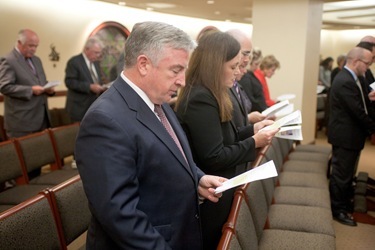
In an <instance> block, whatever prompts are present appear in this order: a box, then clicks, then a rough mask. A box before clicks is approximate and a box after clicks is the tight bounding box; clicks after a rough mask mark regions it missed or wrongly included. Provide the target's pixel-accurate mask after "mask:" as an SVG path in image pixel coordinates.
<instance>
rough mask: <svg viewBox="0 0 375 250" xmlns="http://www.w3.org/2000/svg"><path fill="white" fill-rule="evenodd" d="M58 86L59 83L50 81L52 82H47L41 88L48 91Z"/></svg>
mask: <svg viewBox="0 0 375 250" xmlns="http://www.w3.org/2000/svg"><path fill="white" fill-rule="evenodd" d="M59 84H60V81H52V82H47V84H46V85H44V86H43V88H44V89H49V88H52V87H55V86H57V85H59Z"/></svg>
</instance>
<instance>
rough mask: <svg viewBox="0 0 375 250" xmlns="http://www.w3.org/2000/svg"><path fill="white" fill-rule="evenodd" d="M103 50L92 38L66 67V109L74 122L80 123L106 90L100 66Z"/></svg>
mask: <svg viewBox="0 0 375 250" xmlns="http://www.w3.org/2000/svg"><path fill="white" fill-rule="evenodd" d="M102 49H103V45H102V43H101V42H100V41H99V40H97V39H96V38H94V37H91V38H89V39H88V40H87V41H86V44H85V46H84V49H83V52H82V53H81V54H79V55H76V56H74V57H72V58H71V59H70V60H69V61H68V63H67V65H66V69H65V85H66V87H67V88H68V94H67V97H66V104H65V109H66V111H67V112H68V114H69V116H70V118H71V120H72V121H73V122H80V121H81V120H82V118H83V116H84V115H85V113H86V111H87V109H88V108H89V107H90V105H91V104H92V103H93V102H94V101H95V100H96V98H97V97H98V96H99V95H100V94H101V93H102V92H103V91H105V89H106V88H105V87H103V84H104V82H103V79H102V74H101V71H100V65H99V60H100V57H101V53H102Z"/></svg>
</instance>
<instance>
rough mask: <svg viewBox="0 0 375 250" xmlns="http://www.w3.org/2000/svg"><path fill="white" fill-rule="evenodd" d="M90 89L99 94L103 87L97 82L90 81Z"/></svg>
mask: <svg viewBox="0 0 375 250" xmlns="http://www.w3.org/2000/svg"><path fill="white" fill-rule="evenodd" d="M90 90H91V91H92V92H94V93H95V94H97V95H99V94H101V93H102V92H103V91H104V88H103V87H102V86H101V85H100V84H98V83H92V84H90Z"/></svg>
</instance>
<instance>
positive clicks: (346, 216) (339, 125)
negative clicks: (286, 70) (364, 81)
mask: <svg viewBox="0 0 375 250" xmlns="http://www.w3.org/2000/svg"><path fill="white" fill-rule="evenodd" d="M371 63H372V53H371V52H370V51H369V50H366V49H363V48H359V47H355V48H354V49H352V50H350V52H349V53H348V55H347V62H346V65H345V66H344V68H343V70H341V71H340V72H339V73H338V74H337V76H336V77H335V79H334V81H333V84H332V88H331V92H330V120H329V125H328V142H329V143H330V144H331V145H332V173H331V177H330V184H329V185H330V195H331V208H332V215H333V217H334V219H335V220H337V221H338V222H340V223H342V224H345V225H349V226H356V225H357V224H356V222H355V221H354V219H353V218H352V216H351V214H350V213H351V210H352V204H351V198H352V187H351V185H352V181H353V176H354V175H355V170H356V165H357V162H358V160H359V156H360V153H361V150H362V149H363V147H364V144H365V140H366V138H367V137H368V136H369V135H371V134H373V133H375V121H374V120H373V119H372V118H371V117H370V116H369V115H368V112H369V111H368V109H367V103H366V99H365V96H364V90H363V89H362V87H361V84H360V83H359V80H358V78H359V77H363V75H364V73H365V72H366V70H367V69H368V67H369V66H370V65H371Z"/></svg>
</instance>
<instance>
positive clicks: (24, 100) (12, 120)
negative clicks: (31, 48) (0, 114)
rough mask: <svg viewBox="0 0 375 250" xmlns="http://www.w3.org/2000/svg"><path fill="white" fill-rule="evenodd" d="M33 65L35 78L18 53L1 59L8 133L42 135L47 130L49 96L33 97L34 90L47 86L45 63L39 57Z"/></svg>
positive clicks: (0, 75) (14, 51)
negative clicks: (40, 132) (35, 87)
mask: <svg viewBox="0 0 375 250" xmlns="http://www.w3.org/2000/svg"><path fill="white" fill-rule="evenodd" d="M31 61H32V63H33V65H34V68H35V70H36V75H34V73H33V72H32V70H31V68H30V65H29V64H28V62H27V61H26V60H25V58H24V57H23V56H22V55H21V54H20V53H19V52H18V51H17V50H16V49H13V50H12V51H11V52H10V53H9V54H8V55H6V56H5V57H3V58H1V59H0V91H1V93H2V94H3V95H4V108H5V110H4V119H5V129H6V130H8V131H19V132H27V133H31V132H35V131H39V130H41V129H43V128H44V127H43V126H44V125H45V119H47V120H48V119H49V114H48V102H47V96H46V95H45V94H42V95H38V96H36V95H33V91H32V89H31V87H32V86H35V85H41V86H44V85H45V84H46V83H47V80H46V75H45V74H44V70H43V66H42V62H41V60H40V59H39V57H37V56H33V57H32V58H31Z"/></svg>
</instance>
